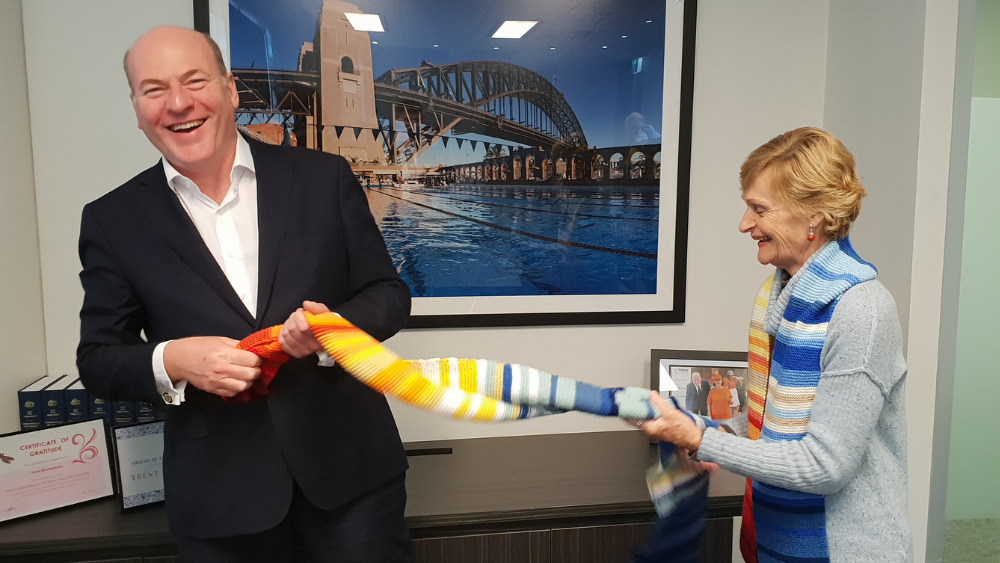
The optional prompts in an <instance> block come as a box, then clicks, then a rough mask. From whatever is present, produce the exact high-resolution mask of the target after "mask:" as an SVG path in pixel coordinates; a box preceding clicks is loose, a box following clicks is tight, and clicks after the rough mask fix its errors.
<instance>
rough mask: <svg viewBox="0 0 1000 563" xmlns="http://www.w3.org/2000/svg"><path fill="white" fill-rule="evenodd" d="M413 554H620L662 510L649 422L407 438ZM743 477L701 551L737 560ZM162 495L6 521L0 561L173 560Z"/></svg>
mask: <svg viewBox="0 0 1000 563" xmlns="http://www.w3.org/2000/svg"><path fill="white" fill-rule="evenodd" d="M407 450H408V452H409V453H410V454H411V457H410V470H409V471H408V472H407V478H406V488H407V496H408V501H407V509H406V517H407V523H408V525H409V527H410V532H411V534H412V536H413V554H414V560H415V561H414V563H480V562H482V563H588V562H593V563H624V562H626V561H628V556H629V554H630V553H631V552H632V551H633V550H634V549H635V548H636V547H637V546H639V545H641V544H642V543H643V542H645V541H646V539H647V537H648V535H649V533H650V532H651V530H652V522H653V520H654V518H655V512H654V510H653V504H652V502H650V500H649V498H648V493H647V491H646V483H645V477H644V476H645V471H646V468H647V467H649V466H650V465H652V464H653V463H654V462H655V460H656V449H655V447H651V446H650V445H649V443H648V440H647V438H646V436H645V434H642V433H641V432H596V433H581V434H560V435H547V436H517V437H505V438H478V439H469V440H450V441H436V442H420V443H411V444H407ZM743 486H744V480H743V479H742V478H740V477H737V476H735V475H732V474H730V473H726V472H722V471H720V472H716V473H714V474H713V475H712V479H711V482H710V487H709V504H708V518H709V520H708V521H707V526H706V533H705V538H704V541H703V545H702V555H703V556H702V561H703V562H708V563H729V562H730V561H731V557H732V556H731V554H730V552H731V546H732V539H733V538H732V517H733V516H737V515H739V512H740V507H741V502H742V501H741V495H742V493H743ZM166 520H167V519H166V511H165V509H164V507H163V505H155V506H145V507H140V508H136V509H132V510H130V511H129V512H127V513H122V511H121V509H120V504H119V501H118V500H117V499H114V498H107V499H101V500H97V501H92V502H88V503H84V504H81V505H77V506H73V507H69V508H64V509H59V510H54V511H51V512H46V513H43V514H36V515H33V516H28V517H25V518H20V519H18V520H13V521H10V522H0V561H4V562H5V563H7V562H17V561H26V562H31V563H47V562H95V563H96V562H102V563H103V562H115V563H125V562H129V563H132V562H135V563H171V562H173V561H175V559H176V558H175V557H174V555H175V554H176V548H175V547H174V544H173V541H172V540H171V538H170V535H169V533H168V532H167V522H166Z"/></svg>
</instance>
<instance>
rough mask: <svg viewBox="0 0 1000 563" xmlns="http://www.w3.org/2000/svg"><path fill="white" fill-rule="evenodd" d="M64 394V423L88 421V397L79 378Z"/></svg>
mask: <svg viewBox="0 0 1000 563" xmlns="http://www.w3.org/2000/svg"><path fill="white" fill-rule="evenodd" d="M65 394H66V397H65V402H66V422H83V421H84V420H90V397H88V396H87V388H86V387H84V386H83V381H81V380H80V378H79V377H78V378H76V380H75V381H73V383H71V384H70V386H69V387H67V388H66V391H65Z"/></svg>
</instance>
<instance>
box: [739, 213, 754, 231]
mask: <svg viewBox="0 0 1000 563" xmlns="http://www.w3.org/2000/svg"><path fill="white" fill-rule="evenodd" d="M753 226H754V221H753V216H752V215H751V213H750V209H749V208H748V209H747V210H746V211H744V212H743V218H742V219H740V226H739V229H740V232H741V233H748V232H750V229H752V228H753Z"/></svg>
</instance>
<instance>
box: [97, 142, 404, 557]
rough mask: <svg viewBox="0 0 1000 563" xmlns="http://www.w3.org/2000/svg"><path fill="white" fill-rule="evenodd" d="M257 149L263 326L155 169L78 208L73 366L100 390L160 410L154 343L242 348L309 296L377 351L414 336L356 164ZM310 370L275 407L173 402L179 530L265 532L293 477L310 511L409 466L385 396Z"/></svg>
mask: <svg viewBox="0 0 1000 563" xmlns="http://www.w3.org/2000/svg"><path fill="white" fill-rule="evenodd" d="M250 148H251V152H252V154H253V159H254V167H255V168H256V173H257V185H258V202H257V205H258V206H257V210H258V233H259V235H258V237H259V252H258V257H259V258H258V261H259V266H258V270H259V281H258V297H257V316H256V318H254V317H253V316H251V315H250V313H249V311H247V309H246V307H245V306H244V305H243V303H242V302H241V301H240V299H239V297H238V296H237V295H236V292H235V291H234V290H233V288H232V286H231V285H230V283H229V281H228V280H227V278H226V276H225V273H224V272H223V271H222V269H221V268H220V267H219V265H218V263H217V262H216V261H215V259H214V258H213V257H212V254H211V252H210V251H209V250H208V247H207V246H206V245H205V243H204V241H203V240H202V238H201V236H200V235H199V233H198V231H197V229H196V228H195V227H194V224H193V223H192V222H191V220H190V219H189V217H188V216H187V214H186V213H185V211H184V209H183V208H182V207H181V205H180V202H179V201H178V199H177V197H176V195H175V194H174V193H173V192H172V191H171V190H170V188H169V187H168V186H167V182H166V178H165V176H164V172H163V166H162V164H157V165H155V166H153V167H152V168H149V169H148V170H146V171H144V172H142V173H141V174H139V175H138V176H136V177H135V178H133V179H131V180H129V181H128V182H126V183H125V184H124V185H122V186H120V187H119V188H117V189H115V190H113V191H111V192H110V193H108V194H106V195H105V196H103V197H101V198H99V199H98V200H96V201H94V202H91V203H90V204H88V205H87V206H86V207H85V208H84V210H83V217H82V222H81V227H80V246H79V251H80V260H81V262H82V264H83V270H82V272H81V273H80V280H81V282H82V283H83V288H84V291H85V296H84V303H83V308H82V309H81V312H80V320H81V330H80V345H79V348H78V349H77V367H78V368H79V372H80V377H81V378H82V379H83V382H84V384H85V385H86V387H87V389H88V390H89V391H91V392H92V393H94V394H96V395H98V396H101V397H104V398H105V399H122V400H137V401H150V402H154V403H156V402H159V404H163V403H162V400H163V399H162V398H160V397H159V395H158V393H157V391H156V386H155V383H154V378H153V373H152V352H153V348H154V347H155V345H156V343H159V342H163V341H166V340H170V339H178V338H184V337H187V336H199V335H200V336H227V337H230V338H235V339H242V338H243V337H245V336H247V335H248V334H250V333H252V332H254V331H256V330H259V329H261V328H265V327H268V326H272V325H275V324H280V323H283V322H284V321H285V320H286V319H287V318H288V315H289V314H291V313H292V311H294V310H295V309H296V308H298V307H300V306H301V304H302V301H303V300H306V299H308V300H312V301H317V302H320V303H324V304H326V305H327V306H329V307H330V309H331V310H333V311H335V312H337V313H339V314H341V315H343V316H344V318H346V319H348V320H350V321H351V322H352V323H354V324H355V325H357V326H358V327H360V328H361V329H363V330H364V331H366V332H368V333H369V334H371V335H372V336H374V337H375V338H377V339H379V340H384V339H386V338H388V337H390V336H392V335H393V334H395V333H396V332H397V331H398V330H399V329H400V328H402V327H403V326H404V325H405V323H406V321H407V319H408V317H409V311H410V292H409V289H408V288H407V286H406V285H405V284H404V283H403V282H402V281H401V280H400V279H399V277H398V275H397V273H396V270H395V268H394V267H393V265H392V261H391V259H390V258H389V255H388V253H387V251H386V249H385V243H384V242H383V240H382V236H381V234H380V233H379V230H378V227H377V225H376V224H375V222H374V220H373V218H372V215H371V212H370V210H369V208H368V203H367V201H366V198H365V195H364V192H363V190H362V188H361V186H360V185H359V184H358V182H357V180H356V179H355V177H354V175H353V173H352V171H351V169H350V167H349V166H348V164H347V162H346V161H345V160H344V159H342V158H341V157H339V156H334V155H329V154H325V153H322V152H319V151H313V150H307V149H301V148H299V149H296V148H289V147H278V146H272V145H265V144H262V143H257V142H253V141H250ZM316 362H317V358H316V357H315V356H312V357H308V358H303V359H298V360H296V359H293V360H292V361H290V362H289V363H287V364H285V365H284V366H283V367H282V368H281V370H280V371H279V372H278V374H277V376H276V377H275V379H274V381H273V383H272V387H271V394H270V395H269V397H268V398H267V399H266V400H260V401H256V402H251V403H246V404H235V403H229V402H224V401H223V400H222V399H221V398H220V397H218V396H216V395H212V394H209V393H205V392H203V391H201V390H200V389H196V388H195V387H194V386H192V385H188V386H187V390H186V392H185V393H186V400H185V402H184V403H183V404H182V405H180V406H169V407H166V430H165V437H164V442H165V443H164V480H165V491H166V499H167V512H168V516H169V521H170V527H171V530H172V531H173V533H174V534H176V535H179V536H182V537H220V536H231V535H238V534H246V533H252V532H257V531H261V530H265V529H268V528H270V527H272V526H274V525H276V524H278V523H279V522H280V521H281V520H282V518H283V517H284V515H285V514H286V512H287V509H288V506H289V503H290V502H291V497H292V485H293V479H294V481H295V482H297V483H298V485H299V487H300V488H301V489H302V491H303V493H304V494H305V495H306V497H307V498H309V500H310V501H312V502H313V504H315V505H317V506H319V507H321V508H335V507H337V506H340V505H343V504H344V503H346V502H348V501H350V500H352V499H353V498H356V497H358V496H360V495H362V494H364V493H365V492H367V491H369V490H371V489H373V488H374V487H377V486H378V485H380V484H383V483H385V482H386V481H388V480H390V479H392V478H393V477H395V476H397V475H399V474H400V473H402V472H403V471H405V470H406V467H407V464H406V457H405V453H404V451H403V448H402V444H401V443H400V439H399V433H398V431H397V429H396V425H395V422H394V420H393V418H392V414H391V412H390V411H389V407H388V405H387V403H386V401H385V398H384V397H382V395H380V394H379V393H377V392H375V391H373V390H371V389H369V388H368V387H366V386H364V385H362V384H361V383H359V382H358V381H356V380H355V379H353V378H352V377H350V376H349V375H348V374H347V373H346V372H344V370H343V369H341V368H339V367H333V368H324V367H319V366H318V365H317V364H316Z"/></svg>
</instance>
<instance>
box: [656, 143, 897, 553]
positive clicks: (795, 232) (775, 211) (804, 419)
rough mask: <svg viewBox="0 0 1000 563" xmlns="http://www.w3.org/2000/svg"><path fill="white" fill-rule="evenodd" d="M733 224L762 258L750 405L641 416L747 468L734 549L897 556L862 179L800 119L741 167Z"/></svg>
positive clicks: (893, 430)
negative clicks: (861, 229)
mask: <svg viewBox="0 0 1000 563" xmlns="http://www.w3.org/2000/svg"><path fill="white" fill-rule="evenodd" d="M740 187H741V191H742V197H743V200H744V201H745V202H746V211H745V212H744V214H743V218H742V220H741V221H740V224H739V230H740V232H743V233H746V234H748V235H749V236H750V237H751V238H752V239H753V240H754V242H755V243H756V245H757V260H758V261H760V263H761V264H765V265H771V266H774V267H775V271H774V273H773V274H772V275H771V276H769V277H768V278H767V280H766V281H765V282H764V284H763V286H762V287H761V289H760V292H759V293H758V295H757V298H756V300H755V303H754V309H753V314H752V317H751V321H750V356H749V360H750V361H749V367H750V369H749V374H748V380H749V384H748V393H747V394H748V397H747V399H748V403H749V405H748V409H747V410H746V411H745V412H744V413H741V414H740V416H739V417H738V418H734V419H732V420H731V421H728V424H723V425H721V426H720V429H719V430H717V429H714V428H711V427H709V428H707V429H706V427H705V425H704V424H696V423H695V422H693V421H692V419H691V418H690V417H688V416H687V415H686V414H684V413H683V412H681V411H679V410H677V409H673V408H671V407H669V406H668V405H667V403H666V402H664V401H663V400H662V399H661V398H660V397H659V395H657V394H656V393H653V394H652V396H651V401H652V402H653V403H654V404H655V405H656V406H657V408H658V410H659V412H660V413H662V414H661V416H660V417H659V418H657V419H654V420H650V421H647V422H646V423H644V424H643V425H642V428H643V429H644V430H645V431H646V432H647V433H648V434H649V435H650V436H653V437H656V438H658V439H660V440H663V441H667V442H671V443H674V444H676V445H678V446H680V447H682V448H685V449H687V450H688V451H690V452H695V454H696V455H697V457H698V458H699V459H700V460H702V461H708V462H714V463H716V464H718V465H719V466H721V467H722V468H723V469H727V470H729V471H732V472H734V473H738V474H741V475H744V476H746V477H747V478H748V482H747V490H746V495H745V496H744V507H743V508H744V511H743V516H744V518H743V529H742V531H741V534H740V547H741V551H742V552H743V556H744V558H745V559H746V560H747V561H751V562H755V561H908V560H909V559H910V557H911V555H910V552H911V550H910V543H911V539H910V528H909V524H908V522H907V501H906V412H905V406H904V382H905V380H906V365H905V363H904V360H903V339H902V331H901V328H900V322H899V316H898V313H897V312H896V305H895V302H894V301H893V298H892V296H891V295H890V294H889V292H888V291H887V290H886V288H885V287H884V286H883V285H882V284H881V283H880V282H879V281H878V280H877V279H876V275H877V272H876V269H875V267H874V266H873V265H871V264H870V263H868V262H866V261H864V260H863V259H862V258H861V257H860V256H859V255H858V254H857V252H855V250H854V248H853V246H852V245H851V242H850V240H849V239H848V233H849V231H850V229H851V225H852V224H853V222H854V220H855V219H856V218H857V217H858V213H859V212H860V210H861V198H862V197H864V195H865V189H864V188H863V187H862V186H861V183H860V181H859V177H858V173H857V170H856V168H855V162H854V156H853V155H852V154H851V153H850V152H849V151H848V150H847V148H846V147H844V145H843V144H842V143H841V142H840V141H839V140H838V139H837V138H836V137H834V136H833V135H831V134H830V133H828V132H826V131H824V130H822V129H817V128H813V127H804V128H801V129H795V130H793V131H789V132H787V133H784V134H782V135H779V136H777V137H775V138H774V139H771V140H770V141H768V142H767V143H765V144H764V145H762V146H761V147H759V148H758V149H756V150H754V151H753V152H752V153H750V155H749V156H748V157H747V158H746V161H745V162H744V163H743V166H742V167H741V169H740Z"/></svg>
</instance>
